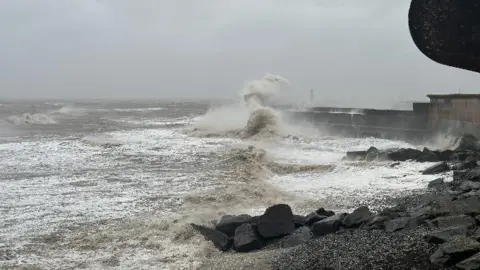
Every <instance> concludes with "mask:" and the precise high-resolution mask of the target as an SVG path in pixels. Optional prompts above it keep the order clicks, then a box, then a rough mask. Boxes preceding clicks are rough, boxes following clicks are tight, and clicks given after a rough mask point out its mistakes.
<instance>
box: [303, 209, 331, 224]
mask: <svg viewBox="0 0 480 270" xmlns="http://www.w3.org/2000/svg"><path fill="white" fill-rule="evenodd" d="M305 218H306V219H307V221H306V222H305V224H306V225H307V226H311V225H312V224H313V223H315V222H317V221H320V220H322V219H325V218H327V216H321V215H319V214H317V213H316V212H313V213H310V214H308V215H307V216H306V217H305Z"/></svg>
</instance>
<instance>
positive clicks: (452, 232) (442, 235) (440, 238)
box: [424, 226, 468, 245]
mask: <svg viewBox="0 0 480 270" xmlns="http://www.w3.org/2000/svg"><path fill="white" fill-rule="evenodd" d="M467 232H468V228H467V227H465V226H453V227H448V228H443V229H442V230H439V231H436V232H432V233H429V234H427V235H425V236H424V239H425V240H426V241H427V242H429V243H431V244H437V245H438V244H443V243H445V242H447V241H450V240H451V239H453V238H455V237H457V236H467Z"/></svg>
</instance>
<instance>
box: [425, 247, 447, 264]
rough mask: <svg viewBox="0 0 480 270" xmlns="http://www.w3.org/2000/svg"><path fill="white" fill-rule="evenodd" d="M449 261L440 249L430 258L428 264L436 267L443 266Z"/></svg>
mask: <svg viewBox="0 0 480 270" xmlns="http://www.w3.org/2000/svg"><path fill="white" fill-rule="evenodd" d="M449 259H450V257H449V256H448V255H446V254H445V253H443V251H442V250H441V249H440V248H439V249H437V251H435V252H434V253H433V254H432V256H430V262H431V263H433V264H437V265H445V264H447V262H448V260H449Z"/></svg>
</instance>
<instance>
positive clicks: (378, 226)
mask: <svg viewBox="0 0 480 270" xmlns="http://www.w3.org/2000/svg"><path fill="white" fill-rule="evenodd" d="M387 220H390V218H389V217H386V216H375V217H373V218H372V219H371V220H370V221H369V222H368V223H367V224H365V227H364V228H365V229H366V230H382V229H384V228H385V225H384V224H385V221H387Z"/></svg>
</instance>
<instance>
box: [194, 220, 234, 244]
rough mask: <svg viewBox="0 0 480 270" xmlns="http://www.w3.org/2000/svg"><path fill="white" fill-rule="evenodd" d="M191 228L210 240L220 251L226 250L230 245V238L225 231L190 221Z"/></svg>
mask: <svg viewBox="0 0 480 270" xmlns="http://www.w3.org/2000/svg"><path fill="white" fill-rule="evenodd" d="M190 226H192V228H193V229H194V230H195V231H197V232H199V233H200V234H201V235H203V237H205V239H206V240H208V241H212V242H213V244H214V245H215V247H216V248H218V249H219V250H221V251H227V250H229V249H230V247H231V245H232V239H231V238H229V237H228V236H227V235H226V234H225V233H223V232H221V231H217V230H214V229H211V228H208V227H205V226H202V225H197V224H193V223H190Z"/></svg>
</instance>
